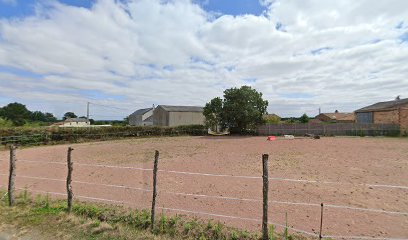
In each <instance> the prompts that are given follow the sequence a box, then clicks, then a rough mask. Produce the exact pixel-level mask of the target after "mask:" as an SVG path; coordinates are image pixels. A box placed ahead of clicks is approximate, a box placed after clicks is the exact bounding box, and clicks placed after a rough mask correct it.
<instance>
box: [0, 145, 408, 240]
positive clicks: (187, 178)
mask: <svg viewBox="0 0 408 240" xmlns="http://www.w3.org/2000/svg"><path fill="white" fill-rule="evenodd" d="M71 146H73V147H74V149H75V150H74V152H73V160H74V162H75V163H91V164H107V165H118V166H132V167H141V168H152V165H153V164H152V163H153V156H154V150H159V151H160V161H159V169H162V170H176V171H187V172H199V173H212V174H227V175H245V176H256V177H260V176H262V160H261V155H262V154H263V153H267V154H269V156H270V157H269V160H270V162H269V164H270V170H269V175H270V177H274V178H292V179H305V180H318V181H331V182H339V184H323V183H304V182H290V181H277V180H271V181H270V195H269V199H270V200H272V201H288V202H303V203H315V204H320V203H322V202H323V203H324V204H337V205H347V206H353V207H361V208H373V209H383V210H387V211H398V212H408V189H407V188H406V189H401V188H386V187H368V186H363V185H360V184H364V183H367V184H384V185H397V186H408V139H398V138H322V139H320V140H311V139H296V140H277V141H266V139H265V137H173V138H170V137H164V138H145V139H132V140H121V141H110V142H94V143H85V144H73V145H71ZM67 147H68V145H59V146H45V147H35V148H26V149H19V150H18V152H17V160H31V161H58V162H65V161H66V151H67ZM8 154H9V153H8V152H7V151H1V152H0V160H3V161H0V173H1V174H6V173H7V169H8V162H7V161H8ZM75 163H74V164H75ZM17 168H18V169H17V175H20V176H39V177H47V178H55V179H61V180H63V179H65V178H66V166H64V165H58V164H43V163H27V162H23V161H21V162H17ZM73 179H74V180H75V181H84V182H92V183H103V184H114V185H126V186H132V187H138V188H147V189H150V188H151V185H152V184H151V182H152V174H151V171H139V170H134V169H114V168H100V167H91V166H75V165H74V176H73ZM6 184H7V176H4V175H0V185H2V186H5V185H6ZM16 185H17V187H27V188H28V189H31V190H42V191H50V192H61V193H64V192H65V183H64V182H63V181H61V182H59V181H51V180H34V179H27V178H22V177H17V181H16ZM73 188H74V193H75V196H77V197H78V196H92V197H97V198H104V199H111V200H118V201H126V202H127V203H126V205H130V206H134V207H146V208H148V207H149V204H150V201H151V193H150V192H141V191H138V190H134V189H133V190H131V189H123V188H113V187H108V186H96V185H87V184H82V183H74V185H73ZM158 189H159V195H158V203H157V206H159V207H166V208H177V209H185V210H190V211H199V212H207V213H214V214H220V215H229V216H237V217H242V218H256V219H261V215H262V205H261V203H260V202H256V201H255V202H253V201H252V202H251V201H241V200H226V199H213V198H207V197H197V196H185V195H172V194H168V193H165V192H163V191H171V192H179V193H193V194H204V195H216V196H225V197H238V198H250V199H262V180H261V179H257V178H255V179H241V178H231V177H214V176H199V175H186V174H176V173H168V172H159V176H158ZM269 208H270V209H269V220H270V221H272V222H275V223H279V224H284V223H285V214H286V213H287V215H288V224H289V226H292V227H295V228H298V229H301V230H305V231H308V232H314V233H318V229H319V224H320V207H319V206H304V205H288V204H282V203H271V204H270V207H269ZM159 211H160V212H161V211H162V210H159ZM199 217H200V218H206V216H203V215H200V216H199ZM207 217H208V216H207ZM211 218H214V219H217V220H220V221H222V222H226V223H227V224H229V225H232V226H235V227H241V228H246V229H250V230H256V229H260V221H259V222H255V221H246V220H239V219H229V218H223V217H219V218H218V217H211ZM323 234H324V235H345V236H370V237H390V238H391V237H392V238H408V215H401V214H389V213H374V212H365V211H358V210H350V209H339V208H328V207H327V208H324V223H323Z"/></svg>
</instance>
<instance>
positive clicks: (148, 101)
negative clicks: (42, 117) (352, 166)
mask: <svg viewBox="0 0 408 240" xmlns="http://www.w3.org/2000/svg"><path fill="white" fill-rule="evenodd" d="M407 62H408V1H406V0H377V1H371V0H359V1H355V0H342V1H326V0H302V1H300V0H134V1H131V0H129V1H125V0H122V1H120V0H116V1H113V0H64V1H62V0H60V1H57V0H0V106H4V105H6V104H7V103H10V102H21V103H23V104H25V105H27V107H28V108H29V109H30V110H40V111H46V112H52V113H54V114H55V115H56V116H57V117H61V116H62V115H63V114H64V113H65V112H68V111H73V112H75V113H77V115H85V114H86V103H87V102H91V104H90V114H91V117H92V118H94V119H122V118H124V117H125V116H127V115H129V114H130V113H132V112H134V111H135V110H137V109H139V108H145V107H150V106H152V105H153V104H155V105H159V104H163V105H197V106H204V105H205V103H206V102H208V101H209V100H210V99H212V98H214V97H222V95H223V91H224V90H225V89H227V88H231V87H240V86H242V85H249V86H251V87H253V88H255V89H256V90H257V91H260V92H262V93H263V97H264V99H266V100H268V101H269V107H268V112H269V113H276V114H278V115H280V116H282V117H296V116H300V115H302V114H303V113H306V114H307V115H309V116H315V115H317V114H318V109H319V108H321V110H322V112H334V111H335V110H339V111H342V112H352V111H354V110H356V109H359V108H361V107H364V106H367V105H370V104H373V103H375V102H379V101H388V100H393V99H394V98H395V97H396V96H397V95H401V98H408V64H407Z"/></svg>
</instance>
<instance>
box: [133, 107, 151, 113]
mask: <svg viewBox="0 0 408 240" xmlns="http://www.w3.org/2000/svg"><path fill="white" fill-rule="evenodd" d="M152 109H153V108H142V109H139V110H136V111H135V112H134V113H132V114H130V115H143V114H145V113H147V112H148V111H150V110H152Z"/></svg>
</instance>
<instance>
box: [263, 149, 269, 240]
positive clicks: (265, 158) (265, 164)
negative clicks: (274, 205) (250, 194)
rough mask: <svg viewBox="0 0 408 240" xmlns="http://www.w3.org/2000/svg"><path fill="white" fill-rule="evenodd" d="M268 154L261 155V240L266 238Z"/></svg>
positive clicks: (266, 239)
mask: <svg viewBox="0 0 408 240" xmlns="http://www.w3.org/2000/svg"><path fill="white" fill-rule="evenodd" d="M268 158H269V155H268V154H263V155H262V170H263V172H262V180H263V188H262V191H263V216H262V240H268V239H269V236H268V189H269V179H268Z"/></svg>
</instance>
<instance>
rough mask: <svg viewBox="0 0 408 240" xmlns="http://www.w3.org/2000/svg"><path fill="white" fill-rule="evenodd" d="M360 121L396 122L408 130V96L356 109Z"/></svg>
mask: <svg viewBox="0 0 408 240" xmlns="http://www.w3.org/2000/svg"><path fill="white" fill-rule="evenodd" d="M355 116H356V120H357V122H358V123H394V124H399V125H400V127H401V129H402V130H408V98H405V99H399V97H397V98H396V99H395V100H393V101H387V102H378V103H375V104H373V105H370V106H367V107H363V108H360V109H358V110H356V111H355Z"/></svg>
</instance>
